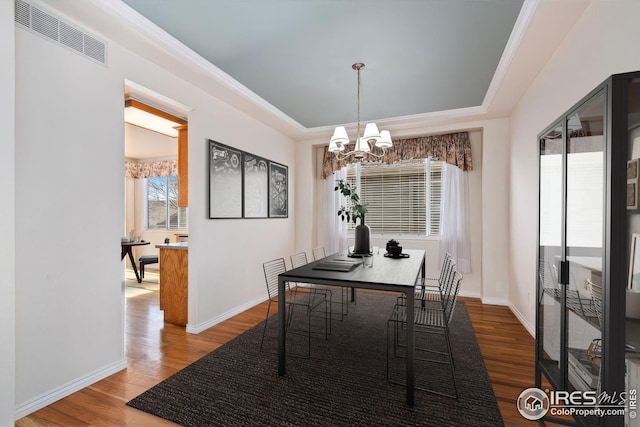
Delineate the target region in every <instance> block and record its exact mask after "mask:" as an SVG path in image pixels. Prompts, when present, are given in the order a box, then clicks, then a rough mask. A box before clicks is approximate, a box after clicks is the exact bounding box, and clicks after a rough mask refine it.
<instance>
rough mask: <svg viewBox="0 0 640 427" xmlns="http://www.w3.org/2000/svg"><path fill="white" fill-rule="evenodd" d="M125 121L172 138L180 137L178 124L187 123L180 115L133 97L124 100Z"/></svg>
mask: <svg viewBox="0 0 640 427" xmlns="http://www.w3.org/2000/svg"><path fill="white" fill-rule="evenodd" d="M124 121H125V122H126V123H129V124H132V125H135V126H138V127H141V128H144V129H147V130H150V131H153V132H158V133H161V134H163V135H167V136H170V137H172V138H177V137H178V131H177V130H176V127H177V126H181V125H185V124H187V121H186V120H184V119H182V118H180V117H177V116H174V115H173V114H170V113H167V112H166V111H162V110H159V109H157V108H155V107H152V106H150V105H147V104H144V103H142V102H140V101H138V100H136V99H132V98H130V99H127V100H125V102H124Z"/></svg>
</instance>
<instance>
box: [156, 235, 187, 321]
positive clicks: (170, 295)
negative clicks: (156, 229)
mask: <svg viewBox="0 0 640 427" xmlns="http://www.w3.org/2000/svg"><path fill="white" fill-rule="evenodd" d="M173 245H179V244H175V243H174V244H173ZM157 247H159V248H160V310H162V311H164V321H165V322H167V323H172V324H174V325H180V326H186V324H187V321H188V289H189V264H188V258H189V250H188V249H187V247H186V246H182V247H179V246H173V247H172V244H169V245H158V246H157Z"/></svg>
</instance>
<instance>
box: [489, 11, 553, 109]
mask: <svg viewBox="0 0 640 427" xmlns="http://www.w3.org/2000/svg"><path fill="white" fill-rule="evenodd" d="M540 1H541V0H524V3H523V4H522V9H520V14H519V15H518V18H517V19H516V23H515V25H514V26H513V30H512V31H511V35H510V36H509V40H507V45H506V46H505V48H504V52H502V56H501V57H500V62H498V66H497V67H496V71H495V72H494V73H493V78H492V79H491V83H490V84H489V88H488V89H487V92H486V93H485V95H484V100H483V101H482V106H483V107H485V109H487V110H488V109H489V106H490V105H491V102H492V101H493V99H494V97H495V96H496V93H497V92H498V89H499V88H500V85H502V83H503V81H504V78H505V76H506V75H507V70H508V69H509V66H510V65H511V62H512V61H513V58H514V57H515V55H516V52H517V51H518V48H519V47H520V43H521V42H522V39H523V38H524V35H525V32H526V31H527V28H528V27H529V23H530V22H531V19H533V16H534V15H535V12H536V10H537V9H538V5H539V4H540Z"/></svg>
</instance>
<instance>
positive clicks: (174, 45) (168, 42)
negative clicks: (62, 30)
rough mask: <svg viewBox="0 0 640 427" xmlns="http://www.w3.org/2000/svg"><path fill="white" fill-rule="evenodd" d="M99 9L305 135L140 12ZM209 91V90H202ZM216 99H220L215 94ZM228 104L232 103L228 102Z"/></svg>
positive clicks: (107, 0) (109, 5) (101, 2)
mask: <svg viewBox="0 0 640 427" xmlns="http://www.w3.org/2000/svg"><path fill="white" fill-rule="evenodd" d="M91 1H92V3H94V4H95V5H96V6H97V7H99V8H100V9H102V10H103V11H105V12H108V13H111V14H112V15H115V16H116V17H118V18H119V19H121V20H123V21H124V22H125V23H126V24H128V25H130V26H131V27H133V28H135V29H136V30H137V31H138V32H139V33H140V34H141V35H143V36H144V37H146V38H147V40H148V41H150V42H152V43H154V44H156V45H157V46H159V47H160V48H162V49H163V50H164V51H166V52H167V54H168V55H170V56H172V57H174V58H175V57H179V58H181V59H182V61H183V63H184V64H185V66H187V65H190V66H191V67H193V68H194V69H195V70H196V71H198V72H200V73H204V74H205V75H206V76H208V77H209V78H211V79H212V80H214V81H215V82H216V83H218V84H220V85H221V86H223V87H225V88H226V89H229V90H230V91H231V92H232V93H234V94H235V95H238V96H239V97H241V98H242V99H243V100H244V101H248V102H249V103H251V104H252V105H254V106H256V107H258V108H259V109H260V110H262V111H264V112H266V113H268V114H269V115H271V116H272V117H274V118H276V119H278V120H280V121H282V122H284V124H285V125H286V126H287V127H291V128H292V130H294V131H295V132H297V133H303V132H304V131H305V129H306V128H305V127H304V126H302V125H301V124H300V123H298V122H297V121H295V120H293V119H292V118H291V117H289V116H288V115H286V114H285V113H283V112H282V111H280V110H279V109H277V108H276V107H274V106H273V105H272V104H270V103H269V102H268V101H266V100H265V99H264V98H262V97H260V96H259V95H257V94H256V93H254V92H253V91H251V90H250V89H249V88H247V87H246V86H244V85H243V84H242V83H240V82H238V81H237V80H236V79H234V78H233V77H231V76H230V75H229V74H227V73H225V72H224V71H223V70H221V69H220V68H218V67H216V66H215V65H213V64H212V63H211V62H209V61H207V60H206V59H204V58H203V57H202V56H200V55H198V54H197V53H196V52H194V51H193V50H191V49H190V48H189V47H187V46H186V45H185V44H183V43H182V42H180V41H178V40H177V39H176V38H174V37H173V36H172V35H170V34H169V33H167V32H166V31H164V30H163V29H162V28H160V27H158V26H157V25H156V24H154V23H153V22H151V21H150V20H149V19H147V18H145V17H144V16H143V15H141V14H140V13H138V12H137V11H136V10H134V9H133V8H131V7H130V6H128V5H127V4H126V3H124V2H122V1H114V0H91ZM202 89H203V90H206V89H205V88H202ZM214 96H217V95H216V94H214ZM225 101H228V100H225Z"/></svg>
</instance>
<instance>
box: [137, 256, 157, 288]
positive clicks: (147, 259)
mask: <svg viewBox="0 0 640 427" xmlns="http://www.w3.org/2000/svg"><path fill="white" fill-rule="evenodd" d="M138 263H139V264H140V279H138V283H142V279H144V266H145V265H148V264H157V263H158V255H142V256H141V257H140V258H138Z"/></svg>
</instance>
